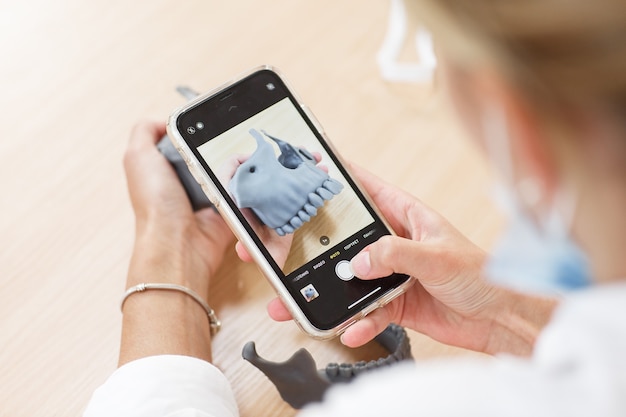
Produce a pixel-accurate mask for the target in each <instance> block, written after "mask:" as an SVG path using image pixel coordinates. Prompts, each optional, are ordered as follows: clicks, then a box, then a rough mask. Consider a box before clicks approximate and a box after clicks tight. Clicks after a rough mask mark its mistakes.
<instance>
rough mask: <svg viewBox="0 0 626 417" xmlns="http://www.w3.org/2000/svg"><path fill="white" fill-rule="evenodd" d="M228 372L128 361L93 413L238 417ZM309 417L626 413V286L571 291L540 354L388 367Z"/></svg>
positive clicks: (175, 360) (173, 359)
mask: <svg viewBox="0 0 626 417" xmlns="http://www.w3.org/2000/svg"><path fill="white" fill-rule="evenodd" d="M236 415H237V406H236V403H235V400H234V397H233V394H232V391H231V389H230V386H229V384H228V381H227V380H226V378H225V377H224V376H223V374H222V373H221V372H220V371H219V370H217V368H215V367H214V366H212V365H211V364H209V363H207V362H204V361H202V360H199V359H194V358H189V357H184V356H167V355H166V356H154V357H149V358H144V359H140V360H137V361H134V362H131V363H128V364H126V365H124V366H122V367H121V368H119V369H118V370H117V371H115V372H114V373H113V375H111V377H110V378H109V379H108V380H107V381H106V382H105V383H104V385H102V386H101V387H100V388H99V389H98V390H97V391H96V392H95V393H94V395H93V397H92V399H91V402H90V403H89V405H88V407H87V410H86V411H85V414H84V417H98V416H107V417H109V416H116V417H123V416H128V417H144V416H145V417H148V416H150V417H156V416H168V417H173V416H176V417H191V416H215V417H217V416H220V417H222V416H236ZM300 415H301V416H303V417H317V416H320V417H330V416H335V415H336V416H342V417H345V416H359V417H365V416H384V415H392V416H419V417H426V416H429V417H432V416H464V417H472V416H476V417H489V416H493V417H502V416H524V417H528V416H533V417H542V416H546V417H548V416H549V417H555V416H567V417H577V416H581V417H582V416H585V417H589V416H602V417H617V416H620V417H624V416H626V284H619V285H607V286H603V287H601V288H600V287H599V288H596V289H592V290H587V291H584V292H581V293H578V294H576V295H573V296H570V297H568V298H567V299H566V300H565V301H564V302H563V303H562V305H561V306H560V307H559V308H558V309H557V311H556V313H555V315H554V317H553V319H552V321H551V323H550V325H549V326H548V327H547V328H546V329H545V330H544V331H543V333H542V334H541V336H540V338H539V340H538V341H537V344H536V347H535V351H534V354H533V356H532V358H530V359H520V358H515V357H511V356H500V357H498V358H497V359H496V360H480V359H478V360H477V359H455V360H438V361H433V362H428V363H417V364H409V365H403V366H397V367H393V368H388V369H386V370H382V371H379V372H376V373H375V374H374V375H372V376H370V375H364V376H363V377H360V378H359V379H358V380H357V381H355V382H354V383H352V384H349V385H346V386H338V387H336V388H334V389H332V390H330V391H329V393H328V394H327V396H326V398H325V401H324V402H323V403H321V404H318V405H315V406H312V407H310V408H308V409H306V410H304V411H303V412H302V413H301V414H300Z"/></svg>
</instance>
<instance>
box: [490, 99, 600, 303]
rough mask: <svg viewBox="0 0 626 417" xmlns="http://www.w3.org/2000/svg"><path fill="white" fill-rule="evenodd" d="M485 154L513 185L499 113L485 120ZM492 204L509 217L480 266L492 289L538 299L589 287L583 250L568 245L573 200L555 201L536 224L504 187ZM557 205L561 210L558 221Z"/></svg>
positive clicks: (496, 111) (508, 149)
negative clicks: (533, 295)
mask: <svg viewBox="0 0 626 417" xmlns="http://www.w3.org/2000/svg"><path fill="white" fill-rule="evenodd" d="M485 136H486V139H487V145H488V152H489V153H490V154H491V158H492V160H493V161H494V162H496V163H498V162H499V163H500V166H499V168H500V170H501V171H502V173H503V174H504V175H505V176H506V177H507V178H508V179H509V183H510V184H513V183H514V182H513V178H514V176H513V163H512V155H511V151H510V148H509V142H508V141H509V139H508V134H507V128H506V121H505V118H504V114H503V113H502V112H501V111H498V110H495V111H494V109H490V111H489V113H488V115H487V117H486V118H485ZM495 197H496V201H497V202H498V203H500V205H501V206H502V208H503V209H504V210H505V211H506V212H507V213H508V214H509V218H510V223H509V226H508V229H507V230H506V232H505V233H504V235H503V236H502V238H501V239H500V241H499V242H498V244H497V245H496V247H495V249H494V250H493V252H492V255H491V257H490V259H489V260H488V261H487V263H486V265H485V271H484V272H485V275H486V277H487V278H488V279H489V280H490V281H491V282H493V283H494V284H496V285H501V286H507V287H510V288H514V289H516V290H520V291H524V292H532V293H542V294H546V293H547V294H558V293H563V292H566V291H570V290H575V289H580V288H584V287H587V286H588V285H590V284H591V277H590V276H591V274H590V270H589V264H588V262H587V258H586V256H585V254H584V253H583V251H582V250H581V249H580V248H579V247H578V246H577V244H576V243H575V242H574V241H572V239H571V237H570V236H569V229H570V226H571V221H572V217H573V213H574V208H575V200H574V199H569V200H565V199H559V198H556V199H555V203H554V204H553V207H552V208H551V209H550V210H549V211H548V213H547V214H546V215H545V216H543V217H542V218H539V219H538V220H537V221H535V220H534V219H533V218H531V217H530V216H529V214H528V213H527V211H526V210H525V209H524V207H523V205H522V204H521V203H520V201H519V198H518V196H517V194H516V193H514V192H512V191H510V190H509V189H508V187H507V188H505V187H501V189H499V190H497V193H496V196H495ZM557 203H560V204H561V205H565V206H566V207H565V208H566V210H562V212H565V213H571V214H572V215H570V216H563V215H562V214H559V211H558V210H557Z"/></svg>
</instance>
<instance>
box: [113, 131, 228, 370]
mask: <svg viewBox="0 0 626 417" xmlns="http://www.w3.org/2000/svg"><path fill="white" fill-rule="evenodd" d="M164 134H165V126H164V125H163V124H161V123H150V122H143V123H139V124H137V126H135V128H134V129H133V132H132V134H131V138H130V141H129V143H128V148H127V151H126V154H125V156H124V168H125V170H126V178H127V183H128V192H129V194H130V200H131V203H132V206H133V210H134V212H135V221H136V223H135V246H134V249H133V255H132V258H131V262H130V266H129V270H128V278H127V287H132V286H134V285H137V284H139V283H143V282H157V283H172V284H179V285H183V286H185V287H187V288H190V289H192V290H193V291H195V292H196V293H198V294H199V295H200V296H201V297H202V298H204V299H207V298H208V295H209V281H210V279H211V278H212V276H213V275H214V273H215V271H216V270H217V269H218V267H219V265H220V264H221V262H222V260H223V257H224V252H225V249H226V248H227V247H228V246H229V245H230V244H232V241H233V236H232V234H231V233H230V230H229V229H228V227H227V226H226V224H225V223H224V221H223V220H222V219H221V217H220V216H219V215H218V214H217V213H216V212H215V211H214V210H213V209H210V208H209V209H204V210H201V211H198V212H196V213H194V212H193V210H192V208H191V204H190V202H189V199H188V197H187V194H186V193H185V190H184V188H183V187H182V185H181V183H180V181H179V179H178V177H177V176H176V173H175V171H174V169H173V168H172V166H171V165H170V163H169V162H168V161H167V160H166V159H165V157H164V156H163V155H162V154H161V153H160V152H159V150H158V149H157V148H156V143H157V142H158V141H159V140H160V139H161V138H162V137H163V135H164ZM209 329H210V328H209V321H208V318H207V316H206V313H205V312H204V310H203V309H202V308H201V307H200V306H199V305H197V303H195V301H194V300H192V299H191V298H190V297H189V296H188V295H186V294H183V293H179V292H176V291H154V290H152V291H145V292H141V293H137V294H133V295H131V296H130V297H129V298H128V299H127V301H126V303H125V304H124V321H123V326H122V345H121V349H120V360H119V364H120V365H122V364H124V363H126V362H129V361H131V360H134V359H139V358H142V357H146V356H152V355H159V354H179V355H188V356H195V357H198V358H202V359H206V360H210V358H211V348H210V346H211V344H210V342H211V335H210V331H209Z"/></svg>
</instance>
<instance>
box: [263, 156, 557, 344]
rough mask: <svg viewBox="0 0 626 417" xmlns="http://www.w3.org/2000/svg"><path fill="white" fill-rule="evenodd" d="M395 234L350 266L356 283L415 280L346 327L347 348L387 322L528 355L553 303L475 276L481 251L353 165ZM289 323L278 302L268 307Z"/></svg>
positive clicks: (437, 336)
mask: <svg viewBox="0 0 626 417" xmlns="http://www.w3.org/2000/svg"><path fill="white" fill-rule="evenodd" d="M353 172H354V173H355V174H356V176H357V177H358V178H359V180H360V181H361V183H362V184H363V186H364V187H365V189H366V190H367V192H368V193H369V194H370V196H371V197H372V198H373V200H374V202H375V203H376V205H377V206H378V208H379V209H380V210H381V211H382V213H383V214H384V215H385V217H386V218H387V220H388V221H389V223H390V225H391V227H392V228H393V229H394V230H395V231H396V233H397V234H398V236H385V237H383V238H381V239H379V240H378V241H376V242H374V243H372V244H371V245H369V246H368V247H366V248H365V249H363V250H362V251H361V252H360V253H359V254H357V255H356V256H355V257H354V258H353V259H352V261H351V264H352V267H353V270H354V272H355V275H356V276H357V277H359V278H360V279H375V278H381V277H385V276H388V275H390V274H392V273H394V272H396V273H404V274H408V275H410V276H412V277H413V278H415V279H416V283H415V285H413V286H411V287H410V288H409V289H408V290H407V292H406V293H404V294H402V295H401V296H400V297H398V298H396V299H395V300H393V301H392V302H390V303H389V304H387V305H386V306H384V307H382V308H379V309H377V310H375V311H374V312H372V313H371V314H369V315H368V316H367V317H365V318H364V319H362V320H360V321H358V322H357V323H355V324H353V325H352V326H350V327H349V328H348V329H347V330H346V331H345V333H344V334H343V335H342V342H343V343H344V344H346V345H348V346H351V347H356V346H360V345H363V344H364V343H366V342H368V341H369V340H371V339H373V338H374V337H375V336H376V335H377V334H379V333H380V332H382V331H383V330H384V329H385V327H386V326H387V325H388V324H389V323H391V322H394V323H397V324H400V325H403V326H406V327H408V328H410V329H413V330H416V331H418V332H421V333H424V334H426V335H428V336H430V337H432V338H433V339H436V340H438V341H440V342H443V343H446V344H450V345H454V346H460V347H464V348H468V349H472V350H476V351H481V352H486V353H497V352H503V351H506V352H510V353H515V354H520V355H525V354H530V353H531V352H532V348H533V345H534V341H535V339H536V337H537V335H538V334H539V331H540V330H541V328H543V326H544V325H545V324H546V323H547V321H548V320H549V317H550V314H551V312H552V310H553V308H554V306H555V304H556V303H555V301H554V300H547V299H542V298H537V297H531V296H526V295H522V294H519V293H515V292H512V291H509V290H506V289H502V288H499V287H495V286H493V285H491V284H489V283H488V282H486V281H484V280H483V279H482V277H481V272H482V268H483V264H484V262H485V259H486V256H487V255H486V253H485V252H484V251H483V250H482V249H480V248H479V247H478V246H476V245H475V244H473V243H472V242H471V241H469V240H468V239H467V238H466V237H465V236H463V235H462V234H461V233H460V232H459V231H458V230H457V229H456V228H454V227H453V226H452V225H451V224H450V223H449V222H448V221H447V220H445V219H444V218H443V217H442V216H440V215H439V214H438V213H436V212H435V211H433V210H432V209H430V208H429V207H427V206H425V205H424V204H423V203H422V202H420V201H419V200H418V199H416V198H415V197H413V196H411V195H410V194H408V193H406V192H404V191H402V190H400V189H398V188H396V187H394V186H392V185H390V184H387V183H385V182H383V181H382V180H380V179H378V178H377V177H375V176H373V175H372V174H370V173H369V172H367V171H365V170H363V169H361V168H358V167H353ZM268 311H269V313H270V316H272V317H273V318H274V319H276V320H287V319H290V315H289V313H288V312H287V310H286V309H285V307H284V306H283V305H282V303H281V302H280V301H279V300H277V299H276V300H274V301H272V302H271V303H270V305H269V307H268Z"/></svg>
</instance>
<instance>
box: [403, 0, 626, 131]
mask: <svg viewBox="0 0 626 417" xmlns="http://www.w3.org/2000/svg"><path fill="white" fill-rule="evenodd" d="M409 1H411V2H412V3H411V4H410V8H411V9H413V13H416V14H417V16H416V17H417V18H418V19H420V20H422V21H424V23H425V24H426V26H428V27H429V28H430V29H431V30H432V31H433V32H434V36H435V39H436V40H437V41H438V42H439V43H440V44H441V46H442V47H443V49H445V51H446V52H447V53H446V57H447V58H448V59H450V60H451V61H453V62H455V63H456V64H458V65H460V66H461V67H464V66H465V67H468V66H473V65H476V64H483V65H484V64H489V65H494V66H495V67H496V69H497V70H499V71H501V72H502V73H503V74H505V76H508V77H510V78H511V81H513V82H514V83H516V84H517V85H519V87H520V88H522V89H523V90H524V91H526V92H527V93H529V94H530V95H533V96H541V99H542V100H545V99H546V98H548V99H550V100H557V101H559V102H565V103H568V104H575V105H580V106H588V105H591V106H602V107H609V108H610V109H611V110H612V111H615V112H618V114H619V115H620V118H621V120H622V121H624V120H626V1H624V0H569V1H565V0H409Z"/></svg>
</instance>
